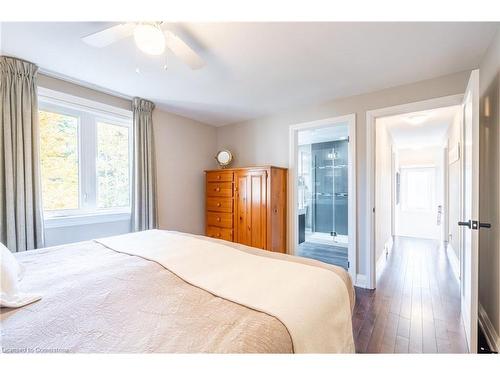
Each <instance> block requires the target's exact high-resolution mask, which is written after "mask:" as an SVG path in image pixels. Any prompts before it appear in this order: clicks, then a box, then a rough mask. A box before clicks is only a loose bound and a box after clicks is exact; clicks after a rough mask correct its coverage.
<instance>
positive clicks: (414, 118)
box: [406, 113, 431, 125]
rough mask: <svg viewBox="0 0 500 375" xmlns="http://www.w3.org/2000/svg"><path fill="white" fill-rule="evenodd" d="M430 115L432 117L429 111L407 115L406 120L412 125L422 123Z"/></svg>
mask: <svg viewBox="0 0 500 375" xmlns="http://www.w3.org/2000/svg"><path fill="white" fill-rule="evenodd" d="M429 117H431V116H430V115H429V114H428V113H417V114H414V115H409V116H406V121H408V122H409V123H410V124H412V125H420V124H423V123H424V122H426V121H427V120H428V119H429Z"/></svg>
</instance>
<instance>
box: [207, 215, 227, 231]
mask: <svg viewBox="0 0 500 375" xmlns="http://www.w3.org/2000/svg"><path fill="white" fill-rule="evenodd" d="M207 225H208V226H214V227H221V228H232V227H233V214H230V213H227V212H207Z"/></svg>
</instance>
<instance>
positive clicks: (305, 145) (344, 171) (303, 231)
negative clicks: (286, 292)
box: [297, 124, 349, 268]
mask: <svg viewBox="0 0 500 375" xmlns="http://www.w3.org/2000/svg"><path fill="white" fill-rule="evenodd" d="M297 156H298V158H297V161H298V165H297V172H298V179H297V193H298V196H297V198H298V215H299V217H298V223H299V225H298V229H299V233H298V239H299V247H298V254H297V255H299V256H306V257H310V258H315V259H318V260H321V261H324V262H327V263H332V264H337V265H340V266H342V267H345V268H347V265H348V262H347V260H348V249H347V247H348V238H349V237H348V173H349V167H348V162H349V160H348V158H349V139H348V126H347V125H343V124H340V125H335V126H332V127H327V128H321V129H311V130H302V131H299V133H298V155H297Z"/></svg>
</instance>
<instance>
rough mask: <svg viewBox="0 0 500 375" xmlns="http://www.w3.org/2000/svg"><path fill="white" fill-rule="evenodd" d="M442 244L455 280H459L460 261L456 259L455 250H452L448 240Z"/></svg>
mask: <svg viewBox="0 0 500 375" xmlns="http://www.w3.org/2000/svg"><path fill="white" fill-rule="evenodd" d="M444 246H445V248H446V255H447V256H448V260H449V261H450V264H451V269H452V270H453V273H454V274H455V277H456V278H457V280H460V262H459V260H458V257H457V254H456V253H455V250H453V247H452V246H451V244H450V243H449V242H448V244H445V245H444Z"/></svg>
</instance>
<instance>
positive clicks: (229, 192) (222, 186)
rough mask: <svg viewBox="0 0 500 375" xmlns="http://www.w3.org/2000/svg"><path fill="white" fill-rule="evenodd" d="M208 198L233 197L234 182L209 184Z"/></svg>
mask: <svg viewBox="0 0 500 375" xmlns="http://www.w3.org/2000/svg"><path fill="white" fill-rule="evenodd" d="M206 189H207V196H208V197H232V196H233V183H232V182H207V188H206Z"/></svg>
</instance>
